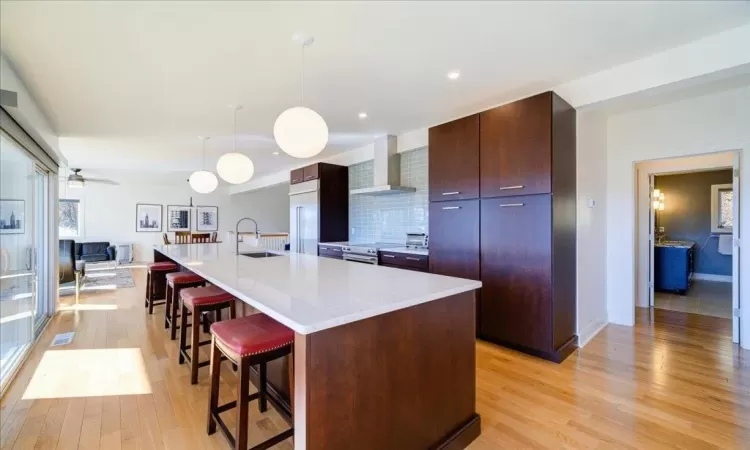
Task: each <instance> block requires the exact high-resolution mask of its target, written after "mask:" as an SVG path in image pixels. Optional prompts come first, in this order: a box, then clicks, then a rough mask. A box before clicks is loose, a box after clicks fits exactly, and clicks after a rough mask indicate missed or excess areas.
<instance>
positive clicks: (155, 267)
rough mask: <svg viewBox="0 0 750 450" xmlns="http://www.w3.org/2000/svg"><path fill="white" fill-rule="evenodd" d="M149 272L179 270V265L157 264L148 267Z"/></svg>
mask: <svg viewBox="0 0 750 450" xmlns="http://www.w3.org/2000/svg"><path fill="white" fill-rule="evenodd" d="M148 270H177V264H175V263H171V262H166V261H165V262H155V263H151V264H149V265H148Z"/></svg>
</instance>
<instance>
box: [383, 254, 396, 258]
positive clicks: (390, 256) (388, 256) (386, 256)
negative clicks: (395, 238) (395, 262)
mask: <svg viewBox="0 0 750 450" xmlns="http://www.w3.org/2000/svg"><path fill="white" fill-rule="evenodd" d="M383 258H395V256H393V255H383Z"/></svg>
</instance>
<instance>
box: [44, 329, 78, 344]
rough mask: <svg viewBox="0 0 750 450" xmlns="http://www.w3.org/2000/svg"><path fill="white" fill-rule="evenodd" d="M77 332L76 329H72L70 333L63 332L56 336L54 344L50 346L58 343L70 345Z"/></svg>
mask: <svg viewBox="0 0 750 450" xmlns="http://www.w3.org/2000/svg"><path fill="white" fill-rule="evenodd" d="M75 334H76V333H75V332H74V331H71V332H70V333H62V334H58V335H57V336H55V339H53V340H52V344H51V345H50V347H57V346H58V345H68V344H70V343H71V342H73V336H74V335H75Z"/></svg>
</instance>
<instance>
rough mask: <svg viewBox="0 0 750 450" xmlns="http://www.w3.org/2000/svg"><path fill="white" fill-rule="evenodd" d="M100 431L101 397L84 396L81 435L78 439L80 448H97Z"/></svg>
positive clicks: (84, 449)
mask: <svg viewBox="0 0 750 450" xmlns="http://www.w3.org/2000/svg"><path fill="white" fill-rule="evenodd" d="M101 431H102V397H88V398H86V407H85V409H84V411H83V423H82V424H81V437H80V439H79V441H78V448H79V449H80V450H98V449H99V444H100V442H101Z"/></svg>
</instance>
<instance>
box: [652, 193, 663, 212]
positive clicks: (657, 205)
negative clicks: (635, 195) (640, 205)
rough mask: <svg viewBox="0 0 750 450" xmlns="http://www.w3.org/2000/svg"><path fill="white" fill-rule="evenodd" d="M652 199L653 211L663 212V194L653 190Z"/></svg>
mask: <svg viewBox="0 0 750 450" xmlns="http://www.w3.org/2000/svg"><path fill="white" fill-rule="evenodd" d="M653 199H654V200H653V207H654V211H664V192H661V191H660V190H659V189H654V193H653Z"/></svg>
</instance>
